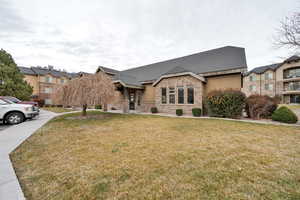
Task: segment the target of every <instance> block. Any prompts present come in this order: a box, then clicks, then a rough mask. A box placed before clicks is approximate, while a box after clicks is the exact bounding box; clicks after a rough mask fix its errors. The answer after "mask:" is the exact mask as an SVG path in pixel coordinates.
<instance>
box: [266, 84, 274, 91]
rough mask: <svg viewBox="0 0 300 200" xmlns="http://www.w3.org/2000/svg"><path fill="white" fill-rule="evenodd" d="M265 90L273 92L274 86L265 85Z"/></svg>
mask: <svg viewBox="0 0 300 200" xmlns="http://www.w3.org/2000/svg"><path fill="white" fill-rule="evenodd" d="M265 90H273V84H268V83H266V84H265Z"/></svg>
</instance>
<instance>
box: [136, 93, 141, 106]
mask: <svg viewBox="0 0 300 200" xmlns="http://www.w3.org/2000/svg"><path fill="white" fill-rule="evenodd" d="M137 105H138V106H140V105H141V94H140V93H139V92H138V94H137Z"/></svg>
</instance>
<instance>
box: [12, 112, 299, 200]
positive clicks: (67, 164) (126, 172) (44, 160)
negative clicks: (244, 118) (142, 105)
mask: <svg viewBox="0 0 300 200" xmlns="http://www.w3.org/2000/svg"><path fill="white" fill-rule="evenodd" d="M94 114H96V113H94ZM70 115H71V116H76V114H69V115H68V116H70ZM101 115H106V117H104V118H103V119H93V118H91V119H86V120H76V119H75V120H70V119H66V118H67V117H68V116H64V117H60V118H57V119H55V120H53V121H51V122H50V123H48V124H47V125H46V126H44V127H43V128H41V129H40V130H39V131H38V132H37V133H35V134H34V135H33V136H32V137H31V138H29V139H28V140H27V141H26V142H25V143H23V144H22V145H21V146H20V147H19V148H18V149H17V150H16V151H15V152H13V153H12V155H11V158H12V160H13V163H14V166H15V169H16V172H17V175H18V177H19V179H20V182H21V185H22V188H23V190H24V192H25V195H26V197H27V198H28V199H29V200H43V199H55V200H65V199H75V200H76V199H80V200H94V199H162V200H165V199H182V200H183V199H191V200H193V199H299V198H300V156H299V155H300V145H299V144H300V130H299V128H294V127H285V126H272V125H259V124H251V123H242V122H233V121H222V120H211V119H182V118H168V117H159V116H142V115H118V114H101Z"/></svg>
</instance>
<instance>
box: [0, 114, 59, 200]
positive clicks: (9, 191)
mask: <svg viewBox="0 0 300 200" xmlns="http://www.w3.org/2000/svg"><path fill="white" fill-rule="evenodd" d="M55 116H57V114H55V113H52V112H48V111H43V110H42V111H41V113H40V116H39V117H38V118H37V119H34V120H31V121H26V122H24V123H21V124H18V125H15V126H11V127H9V128H6V129H4V130H2V131H1V132H0V158H1V159H0V199H1V200H24V199H25V197H24V194H23V192H22V189H21V187H20V185H19V182H18V178H17V176H16V174H15V171H14V168H13V166H12V163H11V161H10V158H9V154H10V153H11V152H12V151H13V150H14V149H15V148H17V147H18V146H19V145H20V144H21V143H22V142H23V141H24V140H26V139H27V138H28V137H29V136H31V135H32V134H33V133H34V132H35V131H36V130H37V129H39V128H40V127H41V126H43V125H44V124H45V123H47V122H48V121H49V120H50V119H52V118H53V117H55Z"/></svg>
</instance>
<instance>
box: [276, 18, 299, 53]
mask: <svg viewBox="0 0 300 200" xmlns="http://www.w3.org/2000/svg"><path fill="white" fill-rule="evenodd" d="M274 43H275V45H276V46H279V47H289V48H294V49H298V50H299V49H300V13H295V14H294V15H292V16H291V17H287V18H286V19H285V20H284V21H282V22H281V26H280V28H279V30H278V35H277V37H276V38H275V41H274Z"/></svg>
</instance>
